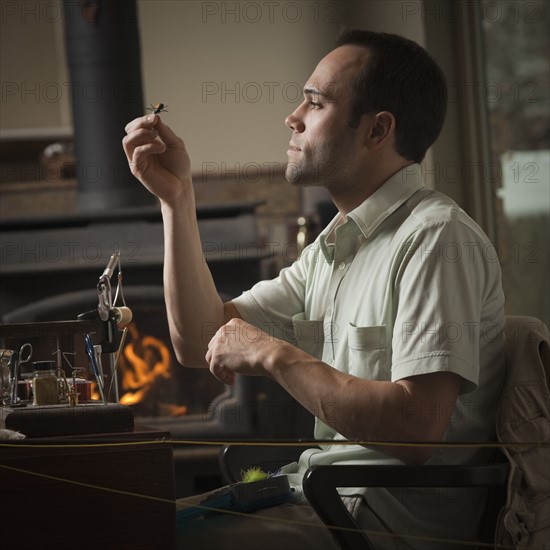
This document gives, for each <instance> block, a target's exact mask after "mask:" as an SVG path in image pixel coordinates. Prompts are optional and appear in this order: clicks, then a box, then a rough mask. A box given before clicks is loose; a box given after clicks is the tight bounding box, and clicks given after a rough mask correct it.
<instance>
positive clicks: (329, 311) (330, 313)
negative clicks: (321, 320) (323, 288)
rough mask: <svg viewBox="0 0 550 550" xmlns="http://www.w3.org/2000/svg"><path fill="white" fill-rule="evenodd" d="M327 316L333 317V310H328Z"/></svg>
mask: <svg viewBox="0 0 550 550" xmlns="http://www.w3.org/2000/svg"><path fill="white" fill-rule="evenodd" d="M327 315H328V316H329V317H330V316H331V315H332V309H330V308H328V309H327Z"/></svg>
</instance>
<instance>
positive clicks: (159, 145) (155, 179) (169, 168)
mask: <svg viewBox="0 0 550 550" xmlns="http://www.w3.org/2000/svg"><path fill="white" fill-rule="evenodd" d="M125 130H126V136H125V137H124V139H123V140H122V145H123V147H124V152H125V153H126V157H127V159H128V163H129V165H130V170H131V171H132V174H133V175H134V176H135V177H136V178H138V179H139V181H141V183H143V185H144V186H145V187H146V188H147V189H148V190H149V191H150V192H151V193H153V194H154V195H156V196H157V197H158V198H159V199H160V201H161V202H164V203H166V204H170V205H174V204H175V203H176V202H177V201H178V200H180V199H181V198H184V197H185V196H186V194H187V195H189V196H192V193H193V190H192V182H191V161H190V160H189V155H188V154H187V150H186V148H185V144H184V142H183V140H182V139H181V138H179V137H178V136H176V134H174V132H173V131H172V130H171V129H170V128H169V127H168V126H166V125H165V124H164V123H163V122H162V120H161V118H160V117H159V116H158V115H154V114H151V115H147V116H144V117H140V118H136V119H134V120H132V122H130V123H128V124H127V125H126V128H125Z"/></svg>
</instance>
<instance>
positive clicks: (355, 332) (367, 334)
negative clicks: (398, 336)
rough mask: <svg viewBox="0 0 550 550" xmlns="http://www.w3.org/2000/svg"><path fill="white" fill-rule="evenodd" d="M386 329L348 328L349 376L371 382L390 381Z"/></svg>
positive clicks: (350, 326)
mask: <svg viewBox="0 0 550 550" xmlns="http://www.w3.org/2000/svg"><path fill="white" fill-rule="evenodd" d="M387 354H388V350H387V345H386V327H385V326H370V327H356V326H355V325H354V324H352V323H350V324H349V326H348V361H349V371H348V372H349V374H352V375H353V376H358V377H360V378H367V379H369V380H390V378H391V377H390V372H389V368H388V358H387Z"/></svg>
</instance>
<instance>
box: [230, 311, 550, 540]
mask: <svg viewBox="0 0 550 550" xmlns="http://www.w3.org/2000/svg"><path fill="white" fill-rule="evenodd" d="M541 335H542V336H541ZM549 340H550V336H549V333H548V329H547V327H546V326H545V325H544V324H543V323H542V322H541V321H540V320H538V319H536V318H533V317H517V316H514V317H512V316H508V317H507V318H506V348H505V356H506V378H507V379H508V378H510V375H511V374H512V373H514V372H517V371H519V370H520V369H519V368H518V367H519V366H520V365H522V360H521V359H522V358H521V356H518V355H520V354H519V353H518V351H517V350H518V348H520V346H521V344H525V343H527V344H529V345H531V346H532V347H534V348H535V353H534V355H536V357H538V361H539V362H540V364H542V365H543V369H544V370H545V372H546V386H548V384H550V351H549V350H550V342H549ZM515 380H517V377H515ZM529 383H530V384H531V385H532V380H530V381H529ZM505 388H506V385H505ZM544 390H545V392H546V393H545V395H548V387H546V388H544ZM503 396H504V394H503ZM506 397H507V398H508V401H507V402H506V403H503V401H504V398H501V405H500V406H504V405H506V406H507V407H508V406H510V403H509V395H508V396H506ZM545 399H546V398H545ZM546 405H547V408H548V410H550V403H549V402H548V400H546ZM546 422H548V417H547V418H546ZM546 443H547V442H546ZM254 453H255V456H254V458H255V460H254V461H251V460H250V458H251V457H252V451H251V449H250V447H244V448H243V447H241V448H239V447H238V446H230V447H226V448H224V449H222V452H221V455H220V461H221V463H222V464H223V469H222V470H223V472H224V474H226V475H230V476H233V479H231V481H234V480H235V479H237V476H238V472H239V471H240V469H242V468H243V465H244V464H247V465H256V464H257V463H258V464H262V463H263V464H266V463H268V462H269V460H271V459H273V458H274V457H273V456H271V458H269V457H270V455H272V453H273V447H268V446H262V445H259V446H258V447H257V448H256V447H254ZM256 453H257V454H256ZM278 453H279V457H277V458H280V459H283V456H281V455H282V454H286V455H288V456H285V457H284V458H286V463H288V462H292V461H293V460H296V458H297V455H296V451H294V453H293V449H292V448H289V447H285V448H284V451H283V450H279V451H278ZM293 454H294V456H293ZM256 459H257V460H256ZM284 463H285V462H284V461H281V463H280V464H279V465H282V464H284ZM515 466H516V465H515V464H514V461H513V460H512V457H510V456H509V454H508V452H507V450H505V449H504V452H501V451H500V450H498V449H495V453H494V456H493V459H492V461H491V462H489V463H486V464H474V465H461V466H457V465H437V466H435V465H419V466H396V465H392V466H389V465H388V466H385V465H320V466H313V467H311V468H309V469H308V470H307V472H306V474H305V476H304V482H303V490H304V494H305V496H306V498H307V499H308V501H309V503H310V504H311V506H312V507H313V508H314V510H315V511H316V512H317V514H318V516H319V518H320V519H321V520H322V521H323V522H324V523H325V525H326V526H327V527H328V528H329V529H330V530H331V533H332V535H333V537H334V539H335V540H336V542H337V543H338V544H339V545H340V547H341V548H342V549H343V550H357V549H362V548H364V549H368V550H374V546H373V545H372V542H371V541H370V540H369V538H368V536H367V535H366V534H365V533H364V532H362V531H361V530H360V528H359V527H358V525H357V524H356V523H355V521H354V519H353V518H352V516H351V514H350V513H349V512H348V510H347V508H346V507H345V506H344V504H343V503H342V500H341V499H340V498H338V492H337V488H339V487H440V488H443V487H488V488H489V497H488V500H487V507H486V510H485V516H484V518H483V520H482V530H481V533H480V536H479V538H480V542H482V543H494V542H495V532H496V531H500V533H499V535H498V537H499V542H501V543H502V541H503V540H506V542H508V543H511V542H513V541H512V540H511V539H510V538H509V537H507V534H506V533H504V534H503V533H502V526H501V527H500V529H499V528H498V525H499V524H500V522H501V520H500V519H499V518H501V517H502V515H501V513H511V512H513V510H512V508H513V506H511V503H510V490H508V488H509V487H510V486H511V484H512V483H513V481H514V480H512V477H517V475H516V474H517V467H515ZM271 469H272V470H273V469H275V468H273V467H272V468H271ZM228 472H229V474H228ZM228 480H229V478H228ZM546 511H547V508H545V509H544V512H546ZM544 512H543V513H544ZM549 517H550V516H549ZM527 536H529V535H527ZM522 542H523V541H522Z"/></svg>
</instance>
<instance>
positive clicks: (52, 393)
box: [32, 361, 59, 405]
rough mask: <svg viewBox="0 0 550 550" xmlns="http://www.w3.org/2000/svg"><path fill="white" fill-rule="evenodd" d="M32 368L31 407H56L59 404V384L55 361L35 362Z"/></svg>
mask: <svg viewBox="0 0 550 550" xmlns="http://www.w3.org/2000/svg"><path fill="white" fill-rule="evenodd" d="M33 367H34V376H33V379H32V391H33V396H34V397H33V405H56V404H57V403H59V383H58V381H57V375H56V373H55V361H36V362H34V363H33Z"/></svg>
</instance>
